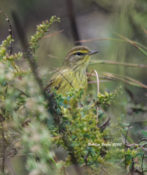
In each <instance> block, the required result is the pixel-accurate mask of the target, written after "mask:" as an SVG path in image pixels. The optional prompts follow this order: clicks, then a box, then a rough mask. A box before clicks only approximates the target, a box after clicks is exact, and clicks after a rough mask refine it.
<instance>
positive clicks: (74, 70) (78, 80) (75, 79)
mask: <svg viewBox="0 0 147 175" xmlns="http://www.w3.org/2000/svg"><path fill="white" fill-rule="evenodd" d="M96 53H98V52H97V51H91V50H90V49H89V48H88V47H85V46H76V47H73V48H72V49H71V50H70V51H69V52H68V53H67V56H66V57H65V60H64V65H63V67H61V68H60V69H59V70H58V71H57V72H56V73H55V74H54V75H53V76H52V77H51V79H50V82H49V84H48V85H47V87H46V91H47V92H48V93H50V92H53V91H54V90H56V93H58V94H62V95H66V94H67V92H69V91H71V90H72V89H75V90H80V89H86V88H87V75H86V69H87V66H88V64H89V61H90V56H91V55H93V54H96Z"/></svg>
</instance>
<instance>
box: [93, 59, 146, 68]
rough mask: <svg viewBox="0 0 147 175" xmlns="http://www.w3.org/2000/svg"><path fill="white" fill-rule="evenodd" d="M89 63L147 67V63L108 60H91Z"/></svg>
mask: <svg viewBox="0 0 147 175" xmlns="http://www.w3.org/2000/svg"><path fill="white" fill-rule="evenodd" d="M91 64H110V65H118V66H127V67H136V68H147V65H145V64H134V63H121V62H116V61H110V60H92V61H91Z"/></svg>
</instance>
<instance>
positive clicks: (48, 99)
mask: <svg viewBox="0 0 147 175" xmlns="http://www.w3.org/2000/svg"><path fill="white" fill-rule="evenodd" d="M12 17H13V19H14V23H15V26H16V30H17V33H18V36H19V38H20V42H21V45H22V48H23V51H24V53H25V58H26V59H27V61H28V63H29V65H30V68H31V70H32V73H33V76H34V78H35V80H36V82H37V84H38V86H39V88H40V91H41V94H42V96H43V97H44V99H45V100H46V103H47V105H48V106H49V110H48V114H49V115H50V113H51V114H53V115H54V117H53V118H52V119H53V120H54V122H55V124H56V125H57V126H58V127H59V132H60V134H61V136H62V140H63V142H64V145H65V146H66V148H67V150H68V152H69V155H70V157H71V162H72V163H73V165H74V166H75V170H76V172H77V174H78V175H82V172H81V168H80V167H79V165H78V162H77V159H76V156H75V154H74V150H73V147H72V146H71V145H70V144H69V142H68V140H67V137H66V134H65V131H63V129H62V128H61V125H60V117H62V116H59V114H58V113H57V112H56V111H55V110H54V107H53V104H54V106H55V105H57V104H55V103H56V102H55V100H54V95H52V94H51V95H50V96H48V95H47V93H46V91H45V90H44V87H43V82H42V79H41V78H40V76H39V73H38V69H37V68H38V65H37V63H36V61H35V59H34V57H33V55H32V53H31V52H30V50H29V46H28V42H27V39H26V35H25V33H24V30H23V28H22V26H21V24H20V21H19V19H18V16H17V15H16V13H14V12H13V13H12ZM51 116H52V115H50V117H51ZM56 119H57V120H56Z"/></svg>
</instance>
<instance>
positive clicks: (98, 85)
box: [94, 70, 100, 95]
mask: <svg viewBox="0 0 147 175" xmlns="http://www.w3.org/2000/svg"><path fill="white" fill-rule="evenodd" d="M94 73H95V76H96V82H97V95H98V94H99V92H100V81H99V76H98V73H97V71H96V70H94Z"/></svg>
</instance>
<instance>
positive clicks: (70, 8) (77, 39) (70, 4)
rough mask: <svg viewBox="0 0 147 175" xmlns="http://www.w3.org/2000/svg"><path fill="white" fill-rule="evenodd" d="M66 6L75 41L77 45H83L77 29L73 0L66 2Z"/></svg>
mask: <svg viewBox="0 0 147 175" xmlns="http://www.w3.org/2000/svg"><path fill="white" fill-rule="evenodd" d="M66 6H67V12H68V17H69V20H70V26H71V31H72V35H73V39H74V41H75V44H76V45H81V42H80V35H79V32H78V27H77V23H76V18H75V13H74V5H73V2H72V0H66Z"/></svg>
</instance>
